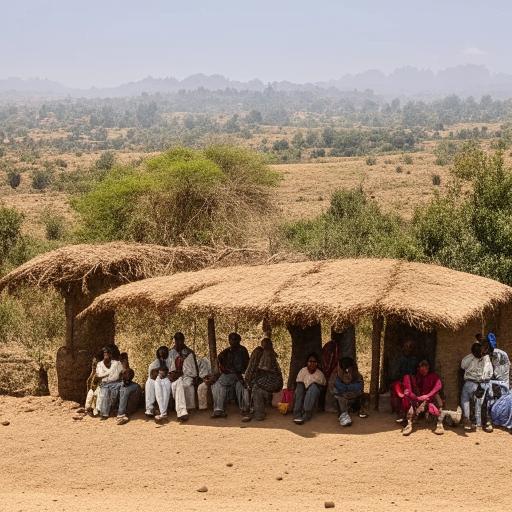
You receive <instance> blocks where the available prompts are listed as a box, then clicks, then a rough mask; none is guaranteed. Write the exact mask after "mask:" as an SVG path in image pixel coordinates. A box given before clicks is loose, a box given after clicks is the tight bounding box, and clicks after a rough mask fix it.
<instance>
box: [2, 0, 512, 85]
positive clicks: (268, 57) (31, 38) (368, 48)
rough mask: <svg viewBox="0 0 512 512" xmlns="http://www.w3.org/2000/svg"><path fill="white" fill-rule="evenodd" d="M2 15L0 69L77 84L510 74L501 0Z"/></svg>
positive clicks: (13, 5) (147, 6)
mask: <svg viewBox="0 0 512 512" xmlns="http://www.w3.org/2000/svg"><path fill="white" fill-rule="evenodd" d="M0 16H1V17H2V24H1V26H2V28H1V30H0V78H7V77H14V76H15V77H21V78H34V77H39V78H47V79H50V80H55V81H59V82H62V83H64V84H65V85H69V86H73V87H90V86H93V85H95V86H99V87H105V86H113V85H118V84H120V83H124V82H128V81H134V80H140V79H142V78H144V77H146V76H153V77H166V76H174V77H176V78H184V77H186V76H188V75H191V74H194V73H205V74H214V73H219V74H222V75H225V76H227V77H229V78H232V79H236V80H244V81H245V80H250V79H252V78H260V79H261V80H263V81H265V82H266V81H274V80H290V81H293V82H301V83H303V82H314V81H321V80H328V79H332V78H339V77H341V76H343V75H344V74H346V73H356V72H361V71H364V70H367V69H380V70H382V71H385V72H391V71H393V70H394V69H395V68H398V67H401V66H405V65H413V66H416V67H418V68H430V69H432V70H434V71H436V70H439V69H444V68H446V67H449V66H453V65H457V64H466V63H471V64H484V65H486V66H487V67H488V68H489V69H490V70H491V71H494V72H507V73H512V60H510V58H509V55H510V54H511V52H512V38H511V37H510V26H509V25H510V19H512V18H511V16H512V2H510V1H509V0H493V1H492V2H482V1H481V0H479V1H474V0H464V1H462V0H442V1H441V0H423V1H416V0H408V1H403V0H354V1H345V0H331V1H327V0H314V1H311V0H273V1H269V0H258V1H253V0H210V1H206V0H204V1H198V0H181V1H175V0H101V1H100V0H79V1H76V0H16V1H14V0H0Z"/></svg>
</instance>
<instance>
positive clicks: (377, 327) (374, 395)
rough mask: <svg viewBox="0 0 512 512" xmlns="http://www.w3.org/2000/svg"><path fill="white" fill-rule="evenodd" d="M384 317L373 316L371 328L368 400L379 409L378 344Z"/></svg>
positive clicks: (379, 343) (374, 407) (373, 406)
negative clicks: (370, 367) (370, 369)
mask: <svg viewBox="0 0 512 512" xmlns="http://www.w3.org/2000/svg"><path fill="white" fill-rule="evenodd" d="M383 326H384V318H382V317H381V316H380V315H375V316H374V317H373V330H372V373H371V379H370V401H371V405H372V408H373V409H375V410H378V409H379V377H380V345H381V338H382V328H383Z"/></svg>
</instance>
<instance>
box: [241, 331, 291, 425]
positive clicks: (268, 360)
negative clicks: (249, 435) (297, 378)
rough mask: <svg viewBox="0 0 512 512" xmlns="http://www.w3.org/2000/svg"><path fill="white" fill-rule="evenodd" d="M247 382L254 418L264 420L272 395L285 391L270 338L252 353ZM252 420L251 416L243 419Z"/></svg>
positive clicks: (263, 341)
mask: <svg viewBox="0 0 512 512" xmlns="http://www.w3.org/2000/svg"><path fill="white" fill-rule="evenodd" d="M245 381H246V382H247V385H248V386H249V389H250V394H251V402H252V406H253V410H254V418H255V419H256V420H258V421H261V420H264V419H265V405H266V404H268V403H271V401H272V393H277V392H278V391H281V390H282V389H283V374H282V372H281V368H280V366H279V363H278V361H277V355H276V353H275V352H274V346H273V344H272V340H271V339H270V338H263V339H262V340H261V345H260V346H259V347H256V348H255V349H254V350H253V351H252V354H251V357H250V359H249V365H248V366H247V371H246V372H245ZM250 420H251V416H250V415H249V414H247V415H246V416H244V417H243V418H242V421H250Z"/></svg>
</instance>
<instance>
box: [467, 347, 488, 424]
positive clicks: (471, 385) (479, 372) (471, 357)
mask: <svg viewBox="0 0 512 512" xmlns="http://www.w3.org/2000/svg"><path fill="white" fill-rule="evenodd" d="M482 348H483V345H482V344H481V343H478V342H475V343H473V345H471V354H468V355H467V356H466V357H464V359H463V360H462V362H461V364H460V367H461V368H462V369H463V370H464V385H463V386H462V393H461V397H460V404H461V407H462V412H463V413H464V430H466V431H467V432H470V431H471V430H473V424H472V422H471V417H470V410H471V401H472V400H474V403H475V422H476V427H477V428H481V427H482V407H483V406H484V403H485V399H486V395H487V393H488V391H489V386H490V384H489V383H490V381H491V378H492V375H493V372H494V370H493V367H492V363H491V359H490V357H489V355H488V354H486V353H484V351H483V350H482Z"/></svg>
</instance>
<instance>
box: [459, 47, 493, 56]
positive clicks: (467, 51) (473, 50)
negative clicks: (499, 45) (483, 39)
mask: <svg viewBox="0 0 512 512" xmlns="http://www.w3.org/2000/svg"><path fill="white" fill-rule="evenodd" d="M462 53H463V54H464V55H468V56H469V57H481V56H482V55H487V52H486V51H484V50H482V49H481V48H477V47H476V46H468V47H467V48H464V51H463V52H462Z"/></svg>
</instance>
